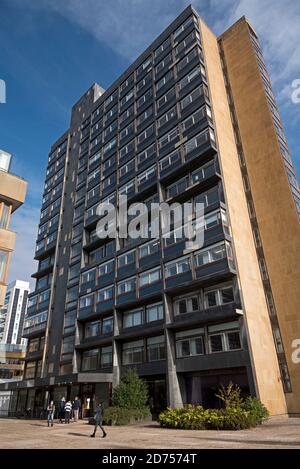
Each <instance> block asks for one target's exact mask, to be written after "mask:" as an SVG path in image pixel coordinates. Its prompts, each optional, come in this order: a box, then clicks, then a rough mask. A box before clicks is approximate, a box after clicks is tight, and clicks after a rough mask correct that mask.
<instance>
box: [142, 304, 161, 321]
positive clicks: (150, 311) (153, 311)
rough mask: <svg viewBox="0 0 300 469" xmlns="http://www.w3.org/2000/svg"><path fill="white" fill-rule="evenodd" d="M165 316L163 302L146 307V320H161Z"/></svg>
mask: <svg viewBox="0 0 300 469" xmlns="http://www.w3.org/2000/svg"><path fill="white" fill-rule="evenodd" d="M163 318H164V307H163V305H162V303H157V304H154V305H149V306H147V307H146V321H147V322H153V321H160V320H162V319H163Z"/></svg>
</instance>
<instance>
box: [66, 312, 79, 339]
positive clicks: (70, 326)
mask: <svg viewBox="0 0 300 469" xmlns="http://www.w3.org/2000/svg"><path fill="white" fill-rule="evenodd" d="M76 317H77V311H76V309H75V310H72V311H67V312H66V313H65V317H64V333H67V332H69V331H70V330H72V331H73V330H74V328H75V323H76Z"/></svg>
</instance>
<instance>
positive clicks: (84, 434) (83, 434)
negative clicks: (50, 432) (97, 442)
mask: <svg viewBox="0 0 300 469" xmlns="http://www.w3.org/2000/svg"><path fill="white" fill-rule="evenodd" d="M68 435H72V436H85V437H87V438H90V435H87V434H86V433H73V432H68Z"/></svg>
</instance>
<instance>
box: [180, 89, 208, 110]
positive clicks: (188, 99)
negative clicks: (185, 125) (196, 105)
mask: <svg viewBox="0 0 300 469" xmlns="http://www.w3.org/2000/svg"><path fill="white" fill-rule="evenodd" d="M202 95H203V86H202V85H200V86H198V88H196V89H195V90H194V91H192V93H190V94H188V95H187V96H186V97H185V98H183V99H182V100H181V101H180V107H181V110H182V111H183V110H184V109H185V108H186V107H187V106H189V105H190V104H192V103H193V102H194V101H196V99H198V98H199V97H200V96H202Z"/></svg>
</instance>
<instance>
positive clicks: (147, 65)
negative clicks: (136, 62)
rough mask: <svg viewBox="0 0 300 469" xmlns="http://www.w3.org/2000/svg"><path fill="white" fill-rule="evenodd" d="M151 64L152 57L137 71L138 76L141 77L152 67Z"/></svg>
mask: <svg viewBox="0 0 300 469" xmlns="http://www.w3.org/2000/svg"><path fill="white" fill-rule="evenodd" d="M151 63H152V60H151V57H148V59H146V60H145V61H144V62H143V63H142V65H140V66H139V67H138V68H137V71H136V74H137V76H138V75H140V74H141V73H142V72H143V71H144V70H146V69H147V68H148V67H150V66H151Z"/></svg>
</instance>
